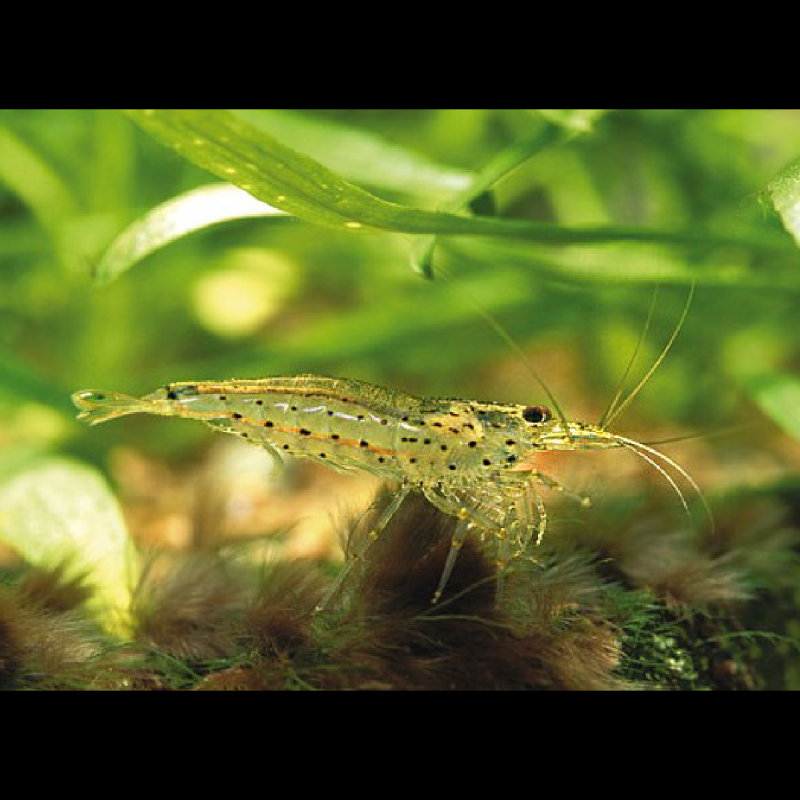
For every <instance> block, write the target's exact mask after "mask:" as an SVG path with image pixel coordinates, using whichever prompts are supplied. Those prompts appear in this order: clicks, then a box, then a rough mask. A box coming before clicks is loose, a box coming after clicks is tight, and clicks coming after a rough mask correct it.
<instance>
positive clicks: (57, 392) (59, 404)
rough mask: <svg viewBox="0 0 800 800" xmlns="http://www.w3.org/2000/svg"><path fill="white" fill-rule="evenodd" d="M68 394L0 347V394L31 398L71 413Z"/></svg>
mask: <svg viewBox="0 0 800 800" xmlns="http://www.w3.org/2000/svg"><path fill="white" fill-rule="evenodd" d="M69 395H70V393H69V391H67V390H66V389H64V388H63V387H61V386H59V385H58V383H57V382H56V381H54V380H53V379H52V378H50V377H49V376H45V375H43V374H41V373H39V372H36V371H35V370H34V369H32V368H31V367H30V366H28V365H27V364H25V363H23V362H22V361H20V360H19V358H18V357H17V356H15V355H13V354H12V353H9V352H8V351H7V350H4V349H3V348H2V347H0V396H5V397H11V398H13V399H14V400H33V401H35V402H37V403H44V404H45V405H48V406H51V407H52V408H55V409H57V410H58V411H64V412H68V413H70V414H71V413H72V411H73V408H72V403H71V402H70V399H69Z"/></svg>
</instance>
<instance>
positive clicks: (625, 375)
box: [597, 284, 659, 428]
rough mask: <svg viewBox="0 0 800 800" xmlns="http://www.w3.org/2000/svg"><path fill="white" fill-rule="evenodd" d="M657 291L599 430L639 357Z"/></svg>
mask: <svg viewBox="0 0 800 800" xmlns="http://www.w3.org/2000/svg"><path fill="white" fill-rule="evenodd" d="M658 289H659V286H658V284H656V286H655V288H654V289H653V299H652V300H651V301H650V310H649V311H648V312H647V319H646V320H645V323H644V327H643V328H642V332H641V334H640V335H639V341H637V342H636V347H635V348H634V349H633V355H631V357H630V360H629V361H628V366H627V367H625V372H623V373H622V377H621V378H620V379H619V385H618V386H617V391H616V392H615V393H614V397H613V398H612V400H611V402H610V403H609V404H608V408H607V409H606V410H605V411H604V412H603V416H602V417H600V421H599V422H598V423H597V425H598V427H600V428H605V426H606V420H607V419H608V418H609V417H610V416H611V415H612V414H613V412H614V409H615V408H616V405H617V403H618V402H619V399H620V397H621V396H622V391H623V389H624V388H625V383H626V382H627V380H628V376H629V375H630V374H631V370H632V369H633V365H634V364H635V363H636V356H638V355H639V350H641V348H642V344H643V343H644V339H645V336H647V332H648V330H650V324H651V323H652V321H653V313H654V312H655V308H656V299H657V298H658Z"/></svg>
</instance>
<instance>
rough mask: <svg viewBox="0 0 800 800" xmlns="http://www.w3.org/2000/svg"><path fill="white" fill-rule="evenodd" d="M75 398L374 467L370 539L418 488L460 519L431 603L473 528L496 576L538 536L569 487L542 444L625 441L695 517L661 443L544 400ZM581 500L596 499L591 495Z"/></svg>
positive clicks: (208, 391)
mask: <svg viewBox="0 0 800 800" xmlns="http://www.w3.org/2000/svg"><path fill="white" fill-rule="evenodd" d="M73 401H74V403H75V405H76V406H77V407H78V408H79V409H80V410H81V413H80V414H79V415H78V419H82V420H85V421H86V422H88V423H89V424H91V425H95V424H97V423H100V422H105V421H107V420H110V419H115V418H116V417H121V416H124V415H126V414H134V413H149V414H160V415H163V416H177V417H188V418H190V419H198V420H202V421H203V422H205V423H207V424H208V425H210V426H211V427H213V428H216V429H218V430H221V431H224V432H226V433H233V434H236V435H238V436H241V437H244V438H245V439H247V440H248V441H249V442H252V443H254V444H258V445H261V446H262V447H265V448H266V449H267V450H269V451H271V452H272V453H274V454H278V455H281V454H289V455H293V456H302V457H305V458H310V459H313V460H315V461H318V462H320V463H323V464H325V465H327V466H329V467H333V468H335V469H340V470H353V469H355V470H366V471H367V472H370V473H372V474H374V475H376V476H378V477H379V478H381V479H384V480H386V481H392V482H396V483H399V485H400V489H399V491H398V492H397V493H396V494H395V495H394V497H393V499H392V501H391V502H390V503H389V505H388V506H387V508H386V509H385V510H384V511H383V512H382V514H381V516H380V518H379V519H378V521H377V522H376V523H375V525H374V528H373V529H372V531H371V533H370V537H371V538H372V539H375V538H377V536H378V535H379V534H380V532H381V530H382V529H383V528H385V526H386V524H387V523H388V522H389V519H391V517H392V515H393V514H394V512H395V511H396V510H397V509H398V508H399V506H400V505H401V503H402V502H403V500H404V499H405V497H406V495H407V494H408V493H409V492H410V491H412V490H414V489H416V490H418V491H421V492H422V493H423V494H424V496H425V497H426V498H427V499H428V501H429V502H430V503H432V504H433V505H434V506H435V507H436V508H438V509H440V510H441V511H443V512H444V513H446V514H449V515H451V516H454V517H456V518H457V519H458V521H459V522H458V525H457V526H456V529H455V532H454V534H453V538H452V542H451V547H450V551H449V553H448V556H447V559H446V562H445V566H444V569H443V571H442V575H441V578H440V580H439V584H438V586H437V588H436V591H435V593H434V595H433V602H437V601H438V600H439V598H440V597H441V594H442V592H443V591H444V589H445V586H446V584H447V581H448V578H449V576H450V573H451V571H452V569H453V565H454V564H455V561H456V557H457V555H458V551H459V548H460V547H461V544H462V543H463V541H464V538H465V536H466V535H467V533H468V532H469V531H470V530H476V531H477V532H479V533H480V534H482V535H490V536H493V537H494V538H495V539H496V541H497V546H498V558H497V563H498V570H499V573H502V570H503V569H504V568H505V567H506V566H507V565H508V564H509V562H510V561H511V560H512V559H515V558H519V557H520V556H521V555H522V554H523V553H524V552H525V551H526V550H527V548H528V546H529V544H530V543H531V542H532V541H534V540H535V542H536V543H537V544H538V543H539V542H540V541H541V539H542V536H543V534H544V532H545V527H546V524H547V514H546V510H545V506H544V503H543V501H542V499H541V498H540V496H539V492H538V488H539V487H540V486H545V487H547V488H548V489H552V490H555V491H560V492H564V491H565V489H564V487H562V486H561V485H560V484H559V483H557V482H556V481H554V480H553V479H552V478H549V477H547V476H546V475H544V474H542V473H541V472H539V470H538V469H537V467H536V456H537V453H539V452H541V451H547V450H599V449H605V448H616V447H623V448H625V449H627V450H629V451H631V452H634V453H636V454H637V455H639V456H640V457H641V458H643V459H644V460H645V461H647V462H648V463H649V464H651V465H652V466H653V467H654V468H655V469H657V470H658V471H659V472H660V473H661V474H662V475H663V476H664V478H665V479H666V480H667V481H669V483H670V484H671V486H672V487H673V489H674V490H675V491H676V492H677V494H678V497H679V498H680V500H681V503H682V504H683V506H684V508H685V509H686V510H687V513H688V507H687V504H686V501H685V499H684V497H683V494H682V493H681V491H680V489H679V488H678V486H677V484H676V483H675V481H674V480H673V478H672V477H671V476H670V475H669V474H668V473H667V472H666V470H665V468H664V466H661V465H662V464H663V465H668V466H669V467H672V468H673V469H674V470H676V471H677V472H678V473H679V474H680V475H682V476H683V477H684V478H685V479H686V480H687V481H688V482H689V483H690V484H691V485H692V487H693V488H694V489H695V490H696V491H697V492H698V494H699V489H698V488H697V486H696V484H695V483H694V481H693V480H692V478H691V477H690V476H689V475H688V474H687V473H686V472H685V471H684V470H683V469H682V468H681V467H680V466H678V465H677V464H675V463H674V462H673V461H672V460H670V459H668V458H667V457H666V456H665V455H663V454H662V453H660V452H658V451H657V450H654V449H653V448H651V447H649V446H647V445H644V444H642V443H640V442H636V441H634V440H632V439H627V438H625V437H623V436H619V435H617V434H614V433H611V432H610V431H608V430H605V429H604V428H603V427H600V426H594V425H589V424H586V423H582V422H573V421H568V420H567V419H566V418H564V417H563V415H561V414H560V413H559V414H558V415H554V414H553V413H552V412H551V411H550V410H549V409H548V408H547V407H545V406H539V405H536V406H523V405H510V404H504V403H489V402H479V401H473V400H455V399H451V400H444V399H424V398H420V397H415V396H412V395H409V394H405V393H402V392H398V391H393V390H390V389H384V388H381V387H379V386H375V385H372V384H369V383H366V382H363V381H357V380H351V379H337V378H327V377H320V376H316V375H299V376H295V377H276V378H262V379H257V380H226V381H191V382H189V381H185V382H180V383H172V384H169V385H167V386H164V387H162V388H160V389H157V390H156V391H155V392H153V393H152V394H148V395H145V396H143V397H140V398H137V397H131V396H129V395H124V394H119V393H115V392H95V391H82V392H76V393H75V394H74V395H73ZM659 462H660V464H659ZM573 496H574V497H575V498H576V499H577V500H578V501H579V502H580V503H582V504H583V505H589V502H590V501H589V499H588V498H587V497H583V496H579V495H573ZM701 497H702V495H701ZM336 585H337V586H338V582H337V583H336ZM498 586H499V582H498Z"/></svg>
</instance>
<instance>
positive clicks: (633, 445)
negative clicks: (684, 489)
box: [613, 433, 714, 533]
mask: <svg viewBox="0 0 800 800" xmlns="http://www.w3.org/2000/svg"><path fill="white" fill-rule="evenodd" d="M613 436H614V439H615V440H616V441H618V442H619V443H620V444H621V445H622V446H623V447H626V448H627V449H628V450H636V452H637V453H638V454H639V455H640V456H641V457H642V458H644V459H645V460H646V461H650V463H652V460H651V459H649V458H647V457H646V456H645V455H644V453H642V452H641V451H642V450H644V451H645V452H647V453H650V454H651V455H653V456H655V457H656V458H659V459H661V461H663V462H664V463H666V464H669V466H670V467H672V469H674V470H675V471H676V472H677V473H679V474H680V475H682V476H683V478H684V479H685V480H686V482H687V483H688V484H689V485H690V486H691V487H692V489H694V491H695V493H696V494H697V496H698V498H699V499H700V502H701V503H702V504H703V509H704V510H705V512H706V516H707V517H708V522H709V526H710V529H711V533H713V532H714V515H713V514H712V512H711V506H710V505H709V504H708V500H706V497H705V495H704V494H703V492H702V491H701V490H700V487H699V486H698V485H697V481H695V479H694V478H693V477H692V476H691V475H690V474H689V473H688V472H687V471H686V470H685V469H684V468H683V467H682V466H681V465H680V464H678V463H677V462H675V461H673V460H672V459H671V458H669V457H668V456H665V455H664V453H662V452H661V451H659V450H656V449H655V448H654V447H648V445H646V444H642V443H641V442H637V441H635V440H634V439H628V438H626V437H625V436H620V435H619V434H616V433H615V434H613ZM654 466H656V467H657V466H658V465H656V464H654ZM659 472H662V474H663V470H661V469H659ZM670 483H672V484H673V486H674V485H675V484H674V482H673V481H670ZM678 495H679V496H680V497H681V498H683V495H682V494H681V492H680V490H678ZM685 507H686V503H685V502H684V508H685Z"/></svg>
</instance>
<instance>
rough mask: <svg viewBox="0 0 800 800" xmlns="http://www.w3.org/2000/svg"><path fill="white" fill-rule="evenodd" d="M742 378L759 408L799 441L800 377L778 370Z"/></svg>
mask: <svg viewBox="0 0 800 800" xmlns="http://www.w3.org/2000/svg"><path fill="white" fill-rule="evenodd" d="M743 380H744V383H745V386H746V387H747V390H748V392H749V393H750V396H751V397H752V398H753V400H755V402H756V403H757V404H758V406H759V407H760V408H761V410H762V411H763V412H764V413H765V414H766V415H767V416H768V417H769V418H770V419H772V421H773V422H775V423H776V424H777V425H779V426H780V427H781V428H783V430H784V431H786V433H788V434H789V435H790V436H793V437H794V438H795V439H797V440H798V441H800V378H798V377H797V376H796V375H789V374H788V373H780V372H778V373H770V374H766V375H752V376H748V377H746V378H744V379H743Z"/></svg>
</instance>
